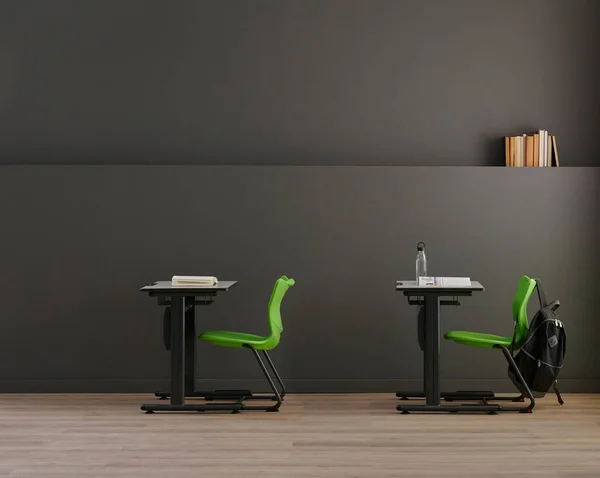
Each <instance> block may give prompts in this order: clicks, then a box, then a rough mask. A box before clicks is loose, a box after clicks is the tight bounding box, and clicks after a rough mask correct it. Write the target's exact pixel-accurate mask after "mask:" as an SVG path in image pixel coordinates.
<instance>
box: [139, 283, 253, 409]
mask: <svg viewBox="0 0 600 478" xmlns="http://www.w3.org/2000/svg"><path fill="white" fill-rule="evenodd" d="M236 284H237V282H236V281H219V283H218V284H216V285H213V286H173V285H171V281H160V282H154V283H153V284H151V285H148V286H146V287H142V289H141V291H142V292H146V293H147V294H149V295H150V296H151V297H157V298H158V303H159V305H168V306H170V308H171V390H170V392H162V393H160V392H159V393H157V394H156V395H157V396H158V397H161V398H167V397H170V399H171V403H169V404H167V403H162V404H160V403H154V404H145V405H142V410H144V411H146V412H148V413H152V412H155V411H199V412H201V411H206V410H236V409H239V408H241V405H239V404H216V403H215V404H206V403H203V404H186V403H185V397H204V398H207V399H213V398H218V399H220V398H237V397H238V396H239V395H240V394H241V391H231V392H238V393H233V394H232V395H228V396H221V394H219V393H218V391H215V392H197V391H196V390H195V373H194V372H195V360H196V341H197V339H198V338H197V337H196V315H195V310H196V306H197V305H203V306H206V305H210V304H211V303H212V302H213V301H214V298H215V297H216V296H217V295H218V294H219V293H220V292H226V291H228V290H229V289H231V288H232V287H233V286H235V285H236ZM186 309H187V311H186Z"/></svg>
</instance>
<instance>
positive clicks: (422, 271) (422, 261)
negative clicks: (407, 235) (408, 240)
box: [416, 242, 427, 283]
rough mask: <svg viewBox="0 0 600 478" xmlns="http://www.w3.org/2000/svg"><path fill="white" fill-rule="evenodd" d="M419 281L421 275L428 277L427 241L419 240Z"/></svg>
mask: <svg viewBox="0 0 600 478" xmlns="http://www.w3.org/2000/svg"><path fill="white" fill-rule="evenodd" d="M416 266H417V267H416V268H417V283H418V282H419V277H427V256H425V243H424V242H419V243H418V244H417V264H416Z"/></svg>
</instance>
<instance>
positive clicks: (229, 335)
mask: <svg viewBox="0 0 600 478" xmlns="http://www.w3.org/2000/svg"><path fill="white" fill-rule="evenodd" d="M198 338H199V339H201V340H206V341H207V342H210V343H211V344H214V345H219V346H221V347H232V348H241V347H243V346H244V345H252V346H253V347H254V348H255V349H256V350H271V349H272V348H273V347H272V346H271V347H269V346H270V345H272V344H270V343H269V342H270V340H269V337H262V336H260V335H253V334H244V333H242V332H229V331H226V330H214V331H211V332H204V333H203V334H202V335H200V337H198Z"/></svg>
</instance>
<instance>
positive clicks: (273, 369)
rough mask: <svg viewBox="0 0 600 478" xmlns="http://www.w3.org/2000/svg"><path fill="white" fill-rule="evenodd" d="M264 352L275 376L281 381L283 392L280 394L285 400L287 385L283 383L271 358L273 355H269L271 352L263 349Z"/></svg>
mask: <svg viewBox="0 0 600 478" xmlns="http://www.w3.org/2000/svg"><path fill="white" fill-rule="evenodd" d="M263 354H264V355H265V358H266V359H267V363H268V364H269V367H271V370H272V371H273V374H274V375H275V378H276V379H277V381H278V382H279V385H280V386H281V392H279V395H280V396H281V399H282V400H283V397H285V385H284V384H283V381H282V380H281V377H280V376H279V374H278V373H277V369H276V368H275V365H273V361H272V360H271V357H269V354H268V353H267V351H266V350H263Z"/></svg>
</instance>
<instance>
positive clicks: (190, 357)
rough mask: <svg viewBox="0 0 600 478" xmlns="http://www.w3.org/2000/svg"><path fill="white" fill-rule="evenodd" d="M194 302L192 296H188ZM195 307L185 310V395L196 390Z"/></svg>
mask: <svg viewBox="0 0 600 478" xmlns="http://www.w3.org/2000/svg"><path fill="white" fill-rule="evenodd" d="M186 300H190V302H191V303H192V304H193V303H194V298H193V297H190V298H189V299H186ZM197 340H198V338H197V337H196V307H195V306H193V305H192V307H190V308H189V310H186V312H185V396H186V397H187V396H188V393H190V392H194V391H195V390H196V341H197Z"/></svg>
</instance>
